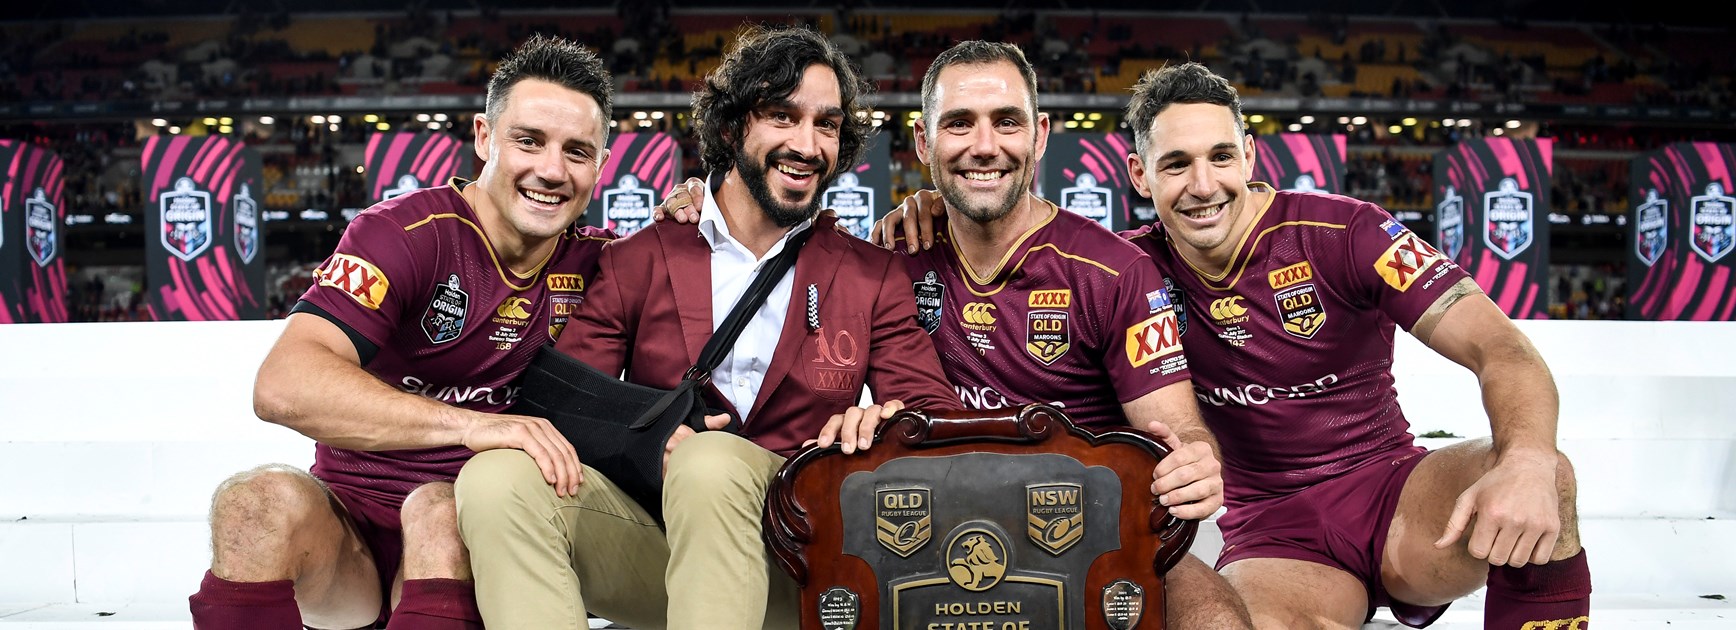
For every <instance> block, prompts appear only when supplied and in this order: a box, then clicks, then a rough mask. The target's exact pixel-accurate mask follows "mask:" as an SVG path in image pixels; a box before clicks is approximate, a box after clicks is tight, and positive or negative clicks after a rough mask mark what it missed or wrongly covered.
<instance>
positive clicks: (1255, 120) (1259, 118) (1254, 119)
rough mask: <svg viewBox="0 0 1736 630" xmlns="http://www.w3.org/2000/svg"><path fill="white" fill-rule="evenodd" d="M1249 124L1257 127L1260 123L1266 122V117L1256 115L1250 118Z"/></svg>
mask: <svg viewBox="0 0 1736 630" xmlns="http://www.w3.org/2000/svg"><path fill="white" fill-rule="evenodd" d="M1248 122H1249V123H1252V124H1255V125H1258V124H1260V123H1263V122H1266V116H1265V115H1263V114H1254V115H1251V116H1248Z"/></svg>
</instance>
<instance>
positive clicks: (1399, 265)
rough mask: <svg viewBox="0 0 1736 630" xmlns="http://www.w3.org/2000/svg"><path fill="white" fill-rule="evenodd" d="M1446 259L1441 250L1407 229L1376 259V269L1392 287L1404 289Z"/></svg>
mask: <svg viewBox="0 0 1736 630" xmlns="http://www.w3.org/2000/svg"><path fill="white" fill-rule="evenodd" d="M1444 259H1445V257H1444V256H1442V255H1441V252H1440V250H1437V249H1435V248H1434V247H1433V246H1431V245H1429V244H1428V243H1426V242H1424V241H1423V239H1421V238H1419V237H1417V235H1416V233H1415V232H1408V231H1407V232H1405V233H1404V236H1401V237H1399V239H1398V240H1396V241H1393V243H1392V247H1388V248H1386V253H1383V254H1381V255H1380V258H1377V259H1375V261H1374V270H1375V272H1376V273H1379V274H1380V277H1381V278H1382V279H1385V280H1386V283H1387V284H1388V285H1391V286H1392V288H1394V289H1398V290H1399V291H1404V290H1406V289H1409V288H1410V286H1411V283H1413V282H1416V279H1417V276H1420V275H1422V274H1423V272H1424V271H1427V270H1428V268H1430V267H1433V266H1435V263H1438V262H1440V261H1442V260H1444Z"/></svg>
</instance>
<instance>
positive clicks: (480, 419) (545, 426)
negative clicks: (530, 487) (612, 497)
mask: <svg viewBox="0 0 1736 630" xmlns="http://www.w3.org/2000/svg"><path fill="white" fill-rule="evenodd" d="M469 415H471V416H472V419H471V421H470V425H469V426H468V427H467V428H465V430H464V434H463V435H464V438H463V444H464V447H465V448H468V449H470V450H472V451H476V452H482V451H487V450H493V449H497V448H516V449H519V450H521V451H524V452H525V453H526V454H528V455H530V457H531V459H533V460H536V467H537V468H539V469H541V470H542V475H543V481H547V482H549V485H552V486H554V487H555V494H557V495H560V496H563V497H570V496H573V494H575V493H577V492H578V491H579V484H582V483H584V482H585V478H584V472H583V469H582V468H580V466H579V454H578V453H577V452H575V451H573V445H572V444H570V443H568V442H567V438H566V436H563V435H561V432H560V431H558V430H556V429H555V426H554V425H553V424H549V421H548V420H545V419H542V418H533V417H530V416H515V415H511V414H503V413H481V412H471V413H470V414H469Z"/></svg>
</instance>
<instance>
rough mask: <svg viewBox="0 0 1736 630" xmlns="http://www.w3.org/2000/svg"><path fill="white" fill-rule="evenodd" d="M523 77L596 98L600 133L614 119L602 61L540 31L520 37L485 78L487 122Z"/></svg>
mask: <svg viewBox="0 0 1736 630" xmlns="http://www.w3.org/2000/svg"><path fill="white" fill-rule="evenodd" d="M525 79H541V80H543V81H548V82H550V83H554V84H557V85H560V86H561V87H564V88H567V89H570V90H573V91H576V92H579V93H581V94H585V95H587V96H590V97H591V98H592V99H594V100H596V101H597V108H598V109H599V110H601V112H602V115H603V120H602V124H603V136H604V137H608V135H609V127H611V126H613V122H612V121H613V120H614V103H613V100H612V99H613V96H614V93H615V83H614V79H613V78H612V77H610V76H609V71H608V70H607V69H605V68H604V67H603V61H602V60H601V59H598V58H597V54H596V53H593V52H591V50H590V49H589V48H585V47H584V46H583V45H580V44H578V43H577V42H573V41H571V40H568V39H563V38H560V37H549V36H545V35H542V34H541V33H538V34H536V35H532V36H530V39H527V40H524V43H523V44H520V45H519V47H518V50H515V51H513V52H512V54H511V55H508V56H507V58H505V59H502V60H501V61H500V66H499V67H497V68H495V70H494V76H492V77H490V78H489V79H488V102H487V104H486V105H485V107H486V109H484V110H483V115H484V116H487V117H488V120H489V121H490V122H493V121H495V120H496V119H497V118H498V117H499V116H500V113H501V110H502V109H504V108H505V107H506V96H507V94H508V93H509V92H511V91H512V86H514V85H518V82H519V81H523V80H525Z"/></svg>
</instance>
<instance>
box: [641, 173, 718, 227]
mask: <svg viewBox="0 0 1736 630" xmlns="http://www.w3.org/2000/svg"><path fill="white" fill-rule="evenodd" d="M704 204H705V180H702V179H699V178H697V177H689V178H687V181H684V182H681V183H679V184H676V185H675V188H672V189H670V190H669V194H666V195H664V196H663V203H660V204H657V207H656V208H655V209H653V210H652V211H651V220H653V221H662V220H664V219H670V218H672V219H675V222H676V223H698V222H699V209H700V208H702V207H704Z"/></svg>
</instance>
